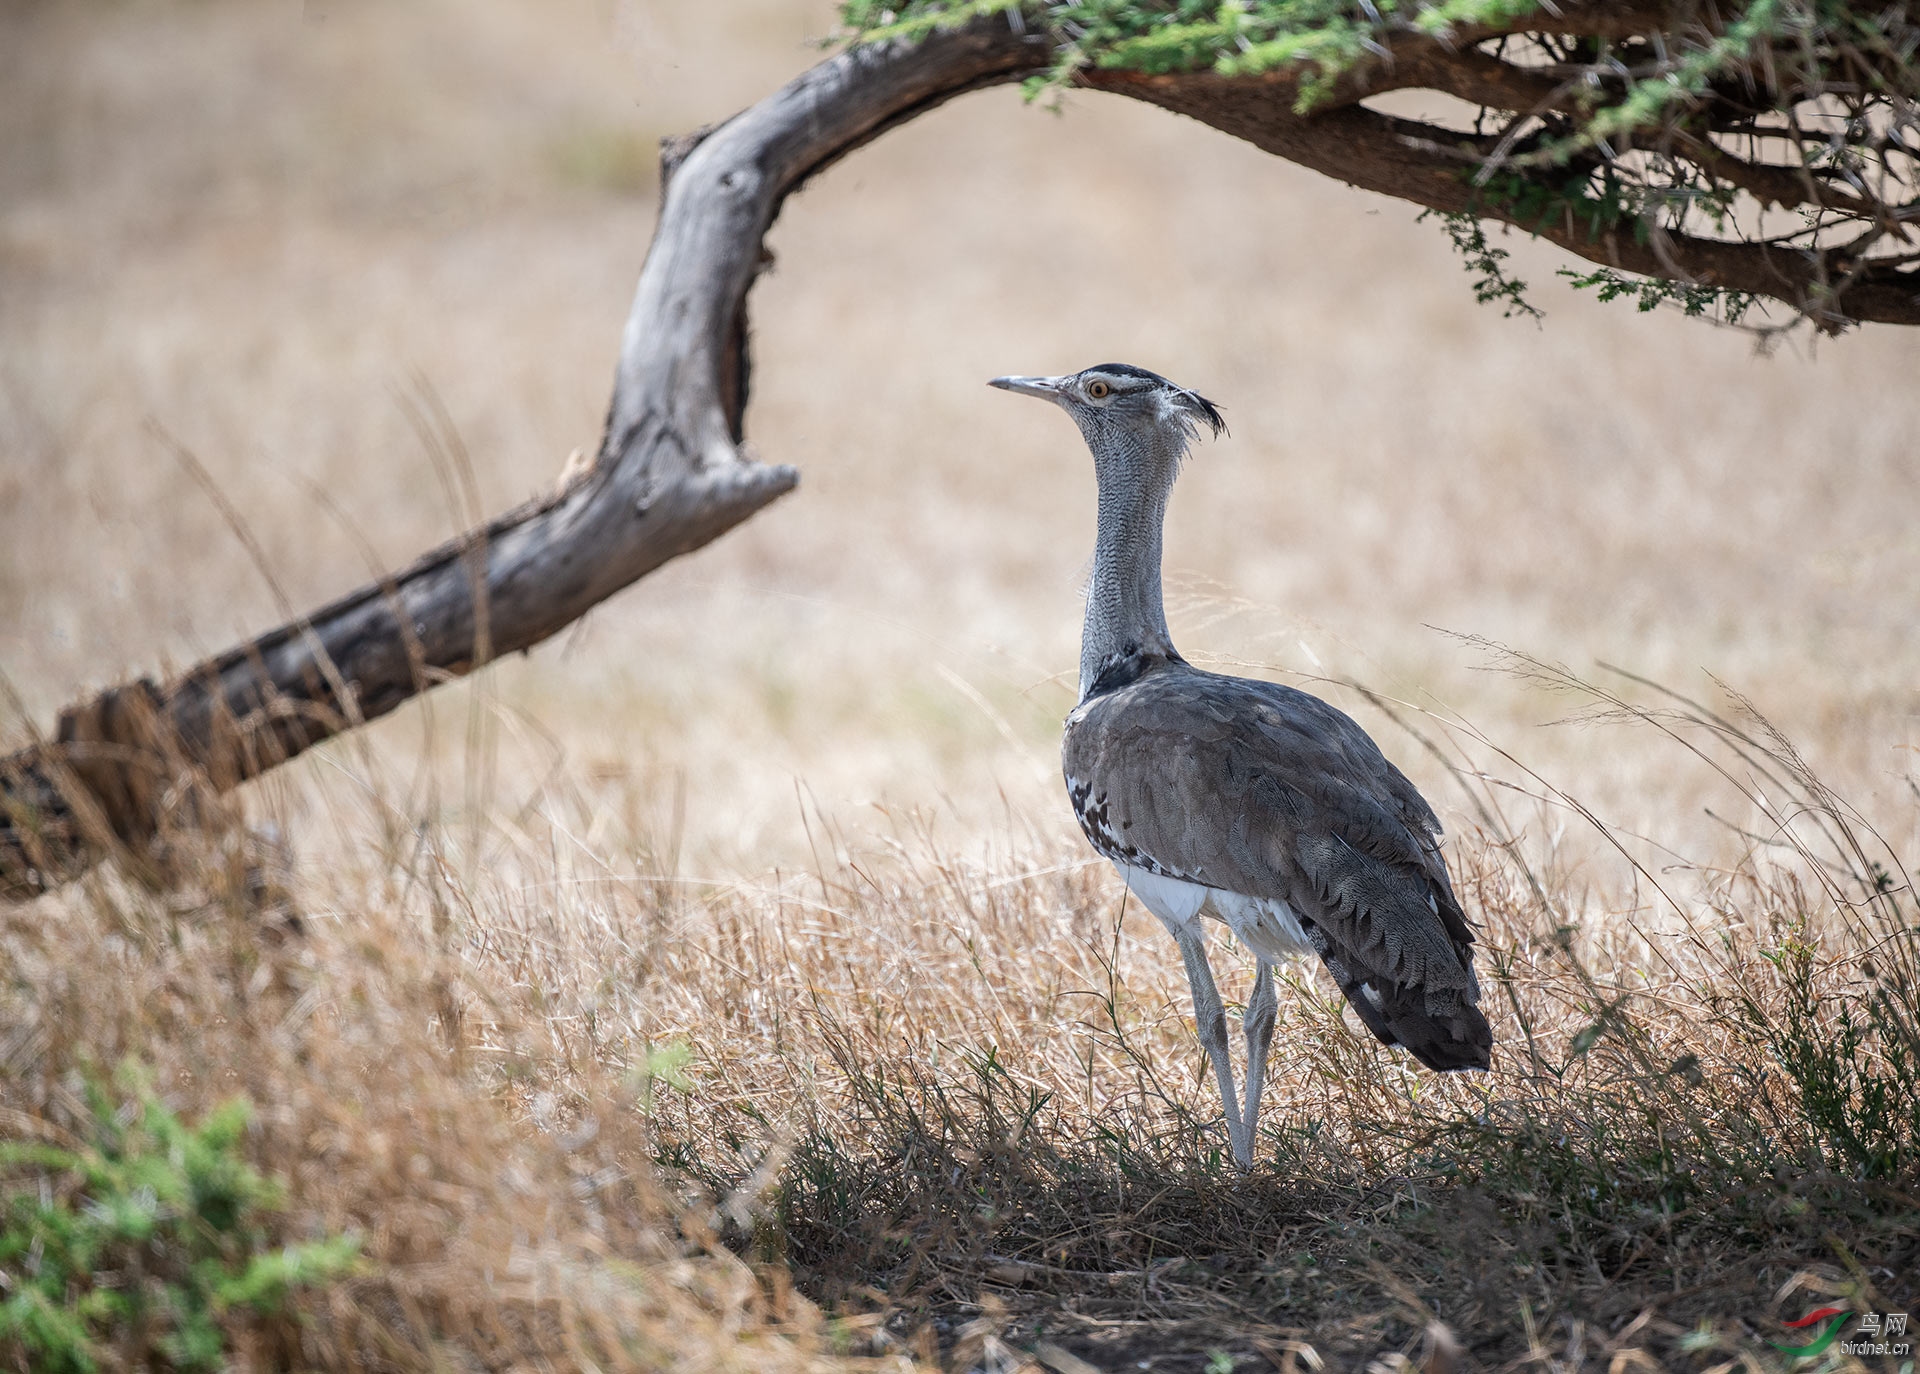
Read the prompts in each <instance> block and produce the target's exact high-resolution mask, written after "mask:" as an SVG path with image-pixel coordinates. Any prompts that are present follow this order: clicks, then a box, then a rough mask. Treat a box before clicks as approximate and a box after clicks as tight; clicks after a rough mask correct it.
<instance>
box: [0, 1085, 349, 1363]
mask: <svg viewBox="0 0 1920 1374" xmlns="http://www.w3.org/2000/svg"><path fill="white" fill-rule="evenodd" d="M118 1082H119V1087H120V1093H119V1095H118V1096H119V1100H118V1101H116V1100H115V1095H114V1094H112V1093H110V1092H109V1091H108V1090H107V1089H106V1088H105V1087H103V1086H101V1085H99V1084H93V1085H89V1089H88V1098H89V1105H90V1107H91V1108H92V1118H91V1120H90V1122H89V1123H88V1125H89V1129H88V1137H89V1138H88V1139H86V1140H85V1141H82V1142H79V1143H77V1144H76V1145H75V1146H74V1147H72V1148H68V1149H62V1148H58V1147H55V1146H52V1145H47V1144H43V1143H38V1142H27V1141H19V1140H9V1141H0V1282H4V1300H0V1362H4V1363H7V1364H9V1365H12V1366H14V1367H19V1368H28V1369H33V1370H37V1371H44V1374H89V1372H90V1371H93V1370H95V1369H98V1368H100V1367H101V1366H102V1365H103V1364H106V1365H108V1366H109V1367H112V1366H133V1367H148V1368H162V1369H177V1370H212V1369H219V1368H221V1367H223V1365H224V1364H225V1360H224V1355H225V1352H226V1348H227V1338H226V1334H225V1332H224V1330H223V1328H222V1325H221V1318H222V1316H223V1315H224V1314H226V1313H228V1312H230V1311H233V1310H235V1309H246V1310H249V1311H251V1312H254V1313H257V1314H261V1315H271V1314H273V1313H275V1312H278V1311H280V1310H281V1309H282V1307H283V1305H284V1303H285V1300H286V1296H287V1294H288V1292H289V1291H290V1290H291V1289H294V1288H298V1287H304V1286H308V1285H312V1284H317V1283H322V1282H324V1281H326V1280H328V1279H331V1278H333V1277H335V1276H337V1275H340V1274H343V1273H346V1272H347V1271H349V1270H350V1269H351V1268H352V1267H353V1265H354V1263H355V1260H356V1258H357V1256H358V1253H359V1248H360V1246H359V1241H358V1239H357V1238H356V1237H353V1236H331V1237H326V1238H323V1239H321V1240H318V1241H313V1242H309V1243H306V1244H302V1245H288V1246H282V1247H276V1246H274V1245H273V1243H272V1241H271V1239H270V1234H271V1226H270V1221H271V1219H272V1217H273V1215H274V1214H275V1212H276V1211H277V1210H278V1208H279V1191H278V1189H277V1188H275V1187H274V1185H273V1184H272V1183H271V1182H270V1181H269V1180H267V1179H264V1178H262V1177H261V1176H260V1175H259V1174H258V1173H256V1172H255V1171H254V1170H253V1169H252V1168H251V1167H249V1166H248V1164H247V1162H246V1160H245V1158H244V1157H243V1155H242V1152H241V1148H240V1145H241V1136H242V1133H243V1132H244V1131H245V1129H246V1123H247V1118H248V1115H249V1108H248V1105H247V1103H246V1102H245V1101H244V1100H241V1099H235V1100H233V1101H231V1102H228V1103H226V1104H225V1105H224V1106H222V1107H220V1108H219V1109H217V1110H216V1111H214V1112H213V1113H211V1114H210V1115H209V1116H208V1117H207V1118H206V1119H205V1120H204V1121H202V1122H201V1123H200V1124H199V1125H198V1126H189V1125H187V1124H186V1123H185V1122H183V1121H182V1120H181V1119H180V1118H179V1117H178V1116H177V1115H175V1114H174V1113H173V1112H172V1111H171V1110H170V1109H169V1108H168V1107H167V1105H166V1104H165V1103H164V1102H162V1101H161V1100H160V1099H159V1098H158V1097H157V1096H156V1095H155V1094H154V1092H153V1090H152V1089H151V1087H149V1086H148V1085H147V1084H146V1083H145V1081H144V1080H143V1079H142V1078H141V1077H140V1076H139V1075H138V1074H137V1073H135V1072H134V1071H132V1070H124V1071H123V1072H122V1073H121V1074H120V1075H119V1080H118Z"/></svg>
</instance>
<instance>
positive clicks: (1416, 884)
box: [1062, 659, 1492, 1069]
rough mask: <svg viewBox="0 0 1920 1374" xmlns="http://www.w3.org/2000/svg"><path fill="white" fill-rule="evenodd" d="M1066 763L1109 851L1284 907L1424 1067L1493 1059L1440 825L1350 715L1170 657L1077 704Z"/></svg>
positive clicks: (1380, 1027)
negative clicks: (1441, 846) (1442, 850)
mask: <svg viewBox="0 0 1920 1374" xmlns="http://www.w3.org/2000/svg"><path fill="white" fill-rule="evenodd" d="M1062 761H1063V764H1064V766H1065V771H1066V775H1067V785H1068V790H1069V794H1070V795H1071V797H1072V799H1073V802H1074V809H1075V811H1076V812H1077V813H1078V814H1079V816H1080V819H1081V825H1082V827H1083V829H1085V830H1086V832H1087V836H1088V838H1089V839H1090V840H1092V841H1093V843H1094V846H1095V848H1097V849H1099V850H1100V851H1101V852H1102V853H1103V854H1106V855H1107V856H1108V857H1109V858H1112V859H1114V860H1115V861H1116V862H1121V863H1125V864H1129V865H1132V866H1134V867H1136V868H1141V869H1145V870H1147V871H1149V872H1153V873H1162V874H1167V875H1172V876H1177V877H1180V878H1183V879H1186V880H1188V881H1191V882H1196V883H1201V884H1204V885H1205V886H1207V887H1211V888H1216V889H1220V890H1222V891H1223V892H1224V893H1229V894H1239V895H1241V896H1243V897H1248V898H1255V899H1266V900H1277V901H1281V902H1284V903H1286V904H1287V905H1288V906H1290V907H1291V908H1292V910H1293V911H1294V912H1295V913H1297V915H1298V916H1299V918H1300V920H1301V924H1302V925H1303V927H1305V929H1306V933H1307V935H1308V938H1309V940H1310V941H1311V942H1312V944H1313V947H1314V948H1315V949H1316V950H1317V951H1318V953H1319V955H1320V958H1321V960H1322V962H1323V963H1324V964H1325V965H1326V967H1327V970H1328V972H1329V973H1331V974H1332V975H1333V977H1334V980H1335V982H1336V983H1338V984H1339V986H1340V989H1341V991H1342V992H1343V993H1344V994H1345V995H1346V997H1347V1000H1348V1002H1349V1003H1351V1004H1352V1005H1353V1007H1354V1010H1355V1011H1356V1013H1358V1015H1359V1016H1360V1018H1361V1020H1362V1021H1364V1022H1365V1023H1366V1025H1367V1026H1368V1027H1369V1028H1370V1029H1371V1030H1372V1031H1373V1032H1374V1033H1375V1034H1376V1035H1377V1036H1379V1037H1380V1039H1381V1040H1383V1041H1385V1042H1386V1043H1388V1044H1400V1045H1404V1046H1406V1048H1407V1049H1408V1050H1409V1051H1411V1052H1412V1053H1413V1054H1414V1055H1415V1056H1416V1057H1417V1058H1418V1059H1420V1061H1421V1062H1422V1063H1425V1064H1427V1065H1428V1066H1429V1067H1431V1068H1436V1069H1452V1068H1468V1067H1479V1068H1484V1067H1485V1066H1486V1064H1487V1062H1488V1054H1489V1050H1490V1047H1491V1044H1492V1035H1491V1032H1490V1030H1489V1029H1488V1026H1487V1023H1486V1019H1485V1018H1484V1017H1483V1016H1482V1015H1481V1014H1480V1012H1479V1010H1478V1007H1477V1005H1476V1004H1477V1003H1478V1001H1479V997H1480V991H1479V984H1478V981H1477V979H1476V978H1475V976H1474V971H1473V953H1472V945H1473V933H1472V930H1471V928H1470V927H1469V926H1468V924H1467V921H1466V918H1465V915H1464V914H1463V913H1462V911H1461V910H1460V905H1459V903H1458V901H1456V900H1455V898H1454V895H1453V887H1452V884H1451V882H1450V881H1449V880H1448V876H1447V869H1446V864H1445V861H1444V860H1443V859H1442V858H1441V855H1440V849H1439V843H1438V841H1439V834H1440V824H1439V821H1438V819H1437V818H1436V817H1435V816H1434V814H1433V810H1432V808H1431V807H1429V806H1428V805H1427V803H1426V801H1425V800H1424V799H1423V798H1422V797H1421V796H1420V794H1419V793H1418V792H1417V791H1416V790H1415V789H1414V787H1413V784H1412V783H1410V782H1409V781H1407V779H1406V777H1405V776H1404V775H1403V774H1401V773H1400V771H1399V770H1398V769H1396V768H1395V767H1394V766H1393V765H1392V764H1391V763H1389V762H1388V761H1387V759H1386V757H1385V756H1384V755H1383V754H1381V752H1380V750H1379V747H1378V746H1377V745H1375V744H1374V742H1373V740H1372V739H1371V738H1369V737H1368V735H1367V733H1366V732H1365V731H1364V730H1362V729H1361V728H1360V726H1359V725H1358V724H1357V723H1355V722H1354V720H1353V719H1352V718H1351V717H1349V716H1348V715H1346V714H1345V713H1344V712H1342V711H1340V710H1338V709H1337V708H1335V707H1333V706H1330V705H1328V704H1327V703H1326V702H1323V701H1321V700H1320V699H1319V698H1317V697H1314V696H1311V695H1309V694H1307V693H1305V692H1300V691H1296V690H1294V689H1293V688H1290V687H1284V686H1281V685H1279V684H1276V683H1268V682H1258V681H1253V680H1250V679H1246V678H1234V677H1226V676H1223V675H1221V674H1217V673H1206V672H1201V671H1199V670H1198V669H1195V668H1192V667H1190V666H1189V665H1187V664H1185V663H1182V662H1180V661H1178V660H1177V659H1176V660H1170V661H1168V662H1166V663H1165V664H1163V665H1159V666H1156V667H1155V668H1154V669H1153V670H1152V671H1148V672H1145V673H1143V674H1141V675H1140V676H1138V677H1137V678H1135V679H1134V680H1133V681H1131V682H1128V683H1126V684H1125V685H1122V686H1119V687H1116V688H1115V689H1114V690H1112V691H1110V692H1107V693H1105V694H1103V695H1100V696H1096V697H1093V698H1091V699H1089V700H1088V701H1086V702H1084V703H1083V704H1082V705H1081V706H1080V707H1079V708H1077V709H1076V710H1075V711H1074V713H1073V715H1072V716H1070V717H1069V718H1068V723H1067V732H1066V740H1065V745H1064V754H1063V760H1062Z"/></svg>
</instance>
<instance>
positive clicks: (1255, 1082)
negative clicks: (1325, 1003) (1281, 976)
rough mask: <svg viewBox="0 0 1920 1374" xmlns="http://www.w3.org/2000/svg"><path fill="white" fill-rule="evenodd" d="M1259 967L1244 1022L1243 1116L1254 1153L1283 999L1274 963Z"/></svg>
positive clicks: (1250, 1150)
mask: <svg viewBox="0 0 1920 1374" xmlns="http://www.w3.org/2000/svg"><path fill="white" fill-rule="evenodd" d="M1255 962H1256V963H1257V964H1258V965H1259V971H1258V972H1257V973H1255V974H1254V978H1253V995H1252V996H1251V997H1249V998H1248V999H1247V1009H1246V1011H1245V1012H1244V1013H1243V1014H1242V1015H1241V1018H1240V1020H1241V1024H1242V1025H1244V1026H1245V1027H1246V1032H1247V1100H1246V1103H1245V1106H1244V1109H1243V1110H1244V1115H1243V1117H1242V1119H1243V1120H1244V1121H1245V1122H1246V1136H1247V1153H1248V1154H1249V1155H1251V1154H1252V1153H1253V1131H1254V1127H1256V1126H1257V1125H1259V1124H1260V1090H1261V1089H1262V1088H1264V1087H1265V1086H1266V1082H1267V1051H1268V1050H1269V1049H1271V1048H1272V1047H1273V1019H1274V1016H1275V1014H1276V1013H1277V1012H1278V1010H1279V1006H1280V999H1279V998H1278V997H1277V996H1275V995H1274V991H1273V965H1272V964H1269V963H1268V962H1267V961H1266V960H1264V959H1258V960H1256V961H1255Z"/></svg>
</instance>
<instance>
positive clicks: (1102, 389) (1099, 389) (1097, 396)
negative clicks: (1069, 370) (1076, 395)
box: [1087, 381, 1113, 401]
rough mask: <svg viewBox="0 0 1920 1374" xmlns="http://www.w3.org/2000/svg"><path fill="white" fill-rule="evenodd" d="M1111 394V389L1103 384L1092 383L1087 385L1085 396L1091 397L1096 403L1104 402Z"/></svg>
mask: <svg viewBox="0 0 1920 1374" xmlns="http://www.w3.org/2000/svg"><path fill="white" fill-rule="evenodd" d="M1112 394H1113V388H1112V387H1110V386H1108V385H1107V384H1106V383H1105V382H1101V381H1092V382H1088V383H1087V395H1089V396H1091V397H1093V399H1094V400H1096V401H1104V400H1106V399H1107V397H1109V396H1111V395H1112Z"/></svg>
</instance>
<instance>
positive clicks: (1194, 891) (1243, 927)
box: [1113, 862, 1313, 964]
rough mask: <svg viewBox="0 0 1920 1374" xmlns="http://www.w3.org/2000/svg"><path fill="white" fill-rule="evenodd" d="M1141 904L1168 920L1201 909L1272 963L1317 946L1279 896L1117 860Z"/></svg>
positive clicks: (1179, 920) (1187, 919)
mask: <svg viewBox="0 0 1920 1374" xmlns="http://www.w3.org/2000/svg"><path fill="white" fill-rule="evenodd" d="M1113 866H1114V867H1115V868H1117V869H1119V870H1120V876H1121V877H1122V878H1124V879H1126V883H1127V887H1128V889H1129V890H1130V891H1131V892H1132V893H1133V895H1134V896H1136V897H1138V898H1139V899H1140V902H1141V905H1143V906H1145V907H1146V909H1147V910H1148V911H1151V912H1152V913H1153V914H1154V915H1156V916H1158V917H1159V918H1160V919H1161V920H1162V921H1165V922H1166V923H1167V924H1169V925H1174V926H1184V925H1189V924H1191V923H1192V921H1193V920H1194V918H1195V917H1197V916H1199V915H1200V914H1201V913H1202V912H1203V911H1205V912H1206V913H1207V914H1208V915H1211V916H1215V917H1218V918H1219V919H1220V920H1222V921H1225V922H1226V923H1227V925H1228V927H1229V928H1230V929H1232V931H1233V933H1234V934H1235V935H1237V936H1238V937H1239V938H1240V943H1241V944H1243V945H1245V946H1246V947H1247V948H1248V949H1250V950H1252V951H1253V952H1254V954H1255V955H1257V956H1258V957H1259V958H1260V959H1262V960H1263V961H1265V962H1266V963H1269V964H1277V963H1280V962H1281V961H1282V960H1285V959H1289V958H1292V957H1293V956H1294V955H1296V954H1308V953H1311V952H1312V951H1313V945H1312V943H1311V942H1310V941H1309V940H1308V939H1307V933H1306V931H1304V930H1302V929H1301V928H1300V918H1299V917H1298V916H1296V915H1294V912H1293V908H1292V907H1290V906H1288V905H1287V904H1286V903H1285V902H1283V901H1281V900H1279V899H1278V898H1276V897H1249V896H1248V895H1246V894H1245V893H1243V892H1227V891H1224V890H1222V889H1220V888H1217V887H1208V886H1206V885H1205V884H1203V883H1195V882H1189V881H1188V880H1187V879H1185V878H1175V877H1173V876H1171V875H1169V874H1165V873H1149V872H1148V871H1147V870H1146V869H1144V868H1135V867H1134V866H1133V865H1132V864H1123V863H1118V862H1116V863H1115V864H1114V865H1113Z"/></svg>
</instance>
